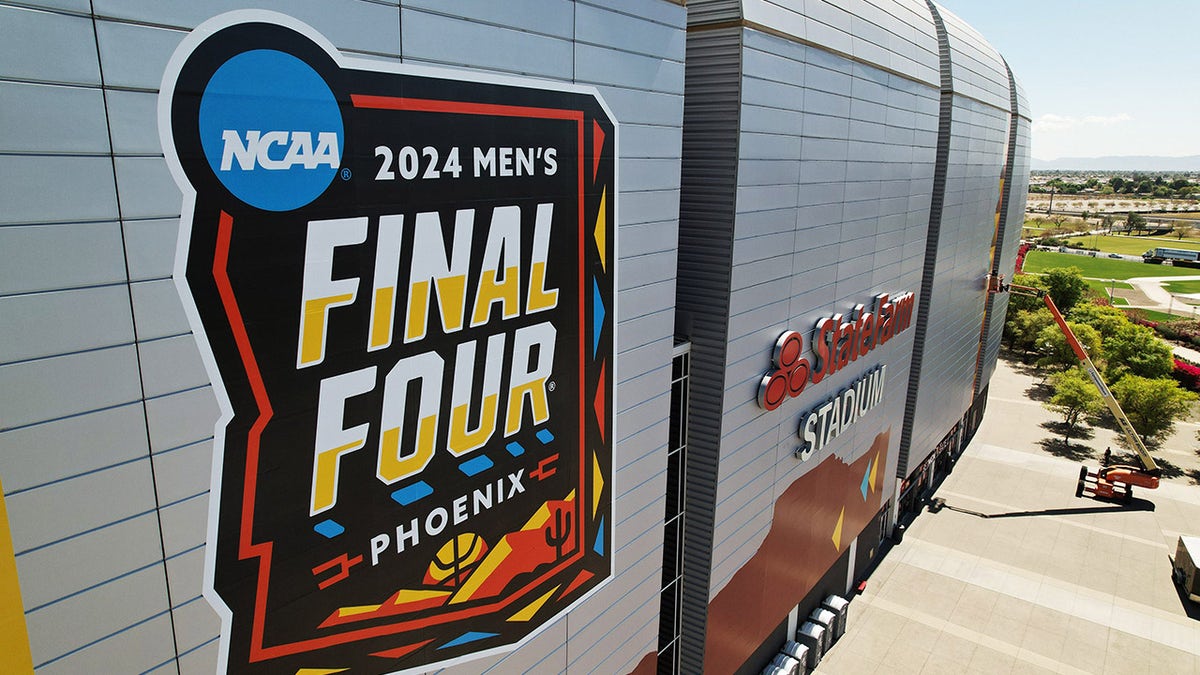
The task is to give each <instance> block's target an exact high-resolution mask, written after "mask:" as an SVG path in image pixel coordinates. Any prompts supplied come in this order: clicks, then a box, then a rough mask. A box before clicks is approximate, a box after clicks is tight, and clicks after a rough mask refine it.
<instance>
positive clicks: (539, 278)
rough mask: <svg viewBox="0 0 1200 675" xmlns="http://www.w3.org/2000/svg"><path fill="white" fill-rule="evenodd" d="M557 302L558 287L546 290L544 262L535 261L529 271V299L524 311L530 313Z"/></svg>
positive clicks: (549, 307)
mask: <svg viewBox="0 0 1200 675" xmlns="http://www.w3.org/2000/svg"><path fill="white" fill-rule="evenodd" d="M557 304H558V289H557V288H555V289H551V290H549V291H547V290H546V263H542V262H535V263H533V266H532V267H531V268H530V272H529V301H528V302H527V303H525V312H526V313H527V314H532V313H534V312H540V311H542V310H543V309H551V308H552V307H554V306H555V305H557Z"/></svg>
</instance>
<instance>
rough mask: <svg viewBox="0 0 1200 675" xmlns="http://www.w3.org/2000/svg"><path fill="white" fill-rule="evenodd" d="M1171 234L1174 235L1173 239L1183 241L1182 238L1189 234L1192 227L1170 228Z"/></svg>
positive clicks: (1179, 226)
mask: <svg viewBox="0 0 1200 675" xmlns="http://www.w3.org/2000/svg"><path fill="white" fill-rule="evenodd" d="M1171 232H1173V233H1174V234H1175V237H1176V238H1177V239H1183V238H1184V237H1186V236H1188V235H1189V234H1191V232H1192V226H1191V225H1182V224H1181V225H1176V226H1175V227H1173V228H1171Z"/></svg>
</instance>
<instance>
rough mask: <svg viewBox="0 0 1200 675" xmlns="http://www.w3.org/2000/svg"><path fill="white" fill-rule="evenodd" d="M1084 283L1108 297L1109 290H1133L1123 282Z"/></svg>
mask: <svg viewBox="0 0 1200 675" xmlns="http://www.w3.org/2000/svg"><path fill="white" fill-rule="evenodd" d="M1086 281H1087V285H1088V286H1091V288H1092V290H1093V291H1096V292H1098V293H1103V294H1104V295H1106V296H1107V295H1108V291H1109V289H1110V288H1111V289H1116V288H1122V289H1125V290H1131V289H1132V288H1133V284H1127V283H1125V282H1123V281H1117V282H1115V283H1110V282H1108V281H1105V280H1104V279H1087V280H1086ZM1183 283H1193V282H1189V281H1185V282H1183ZM1196 283H1200V282H1196ZM1198 289H1200V286H1198ZM1177 292H1179V293H1183V292H1184V291H1177ZM1187 292H1188V293H1193V292H1194V293H1200V290H1196V291H1187ZM1119 299H1120V298H1118V300H1119Z"/></svg>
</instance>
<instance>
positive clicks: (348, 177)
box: [342, 167, 354, 180]
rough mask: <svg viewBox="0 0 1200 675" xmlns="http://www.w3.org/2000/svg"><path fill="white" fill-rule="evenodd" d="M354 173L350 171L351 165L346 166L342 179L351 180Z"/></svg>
mask: <svg viewBox="0 0 1200 675" xmlns="http://www.w3.org/2000/svg"><path fill="white" fill-rule="evenodd" d="M352 175H354V174H352V173H350V167H344V168H343V169H342V180H350V176H352Z"/></svg>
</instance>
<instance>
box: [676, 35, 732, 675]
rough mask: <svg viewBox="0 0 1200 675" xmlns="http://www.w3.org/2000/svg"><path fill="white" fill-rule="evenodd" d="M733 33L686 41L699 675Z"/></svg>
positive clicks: (686, 656) (712, 494)
mask: <svg viewBox="0 0 1200 675" xmlns="http://www.w3.org/2000/svg"><path fill="white" fill-rule="evenodd" d="M741 33H742V31H741V29H740V28H737V27H730V28H720V29H714V30H706V31H694V32H691V33H689V34H688V44H687V64H688V66H687V84H686V89H685V91H686V93H685V96H684V116H683V119H684V134H683V153H684V157H685V158H686V161H685V162H684V163H683V171H682V188H681V190H680V209H679V276H678V289H677V292H676V300H675V304H676V313H677V318H678V324H679V331H680V333H681V334H684V335H686V337H687V338H688V339H690V340H691V342H692V375H691V377H692V380H691V387H692V388H691V397H690V399H689V404H690V405H689V410H688V416H689V425H690V428H689V430H688V480H687V514H686V518H687V528H688V537H687V542H686V548H685V551H686V552H685V557H684V606H683V626H684V633H683V640H682V644H683V648H682V649H683V659H682V663H683V667H684V670H685V672H695V673H699V672H703V670H704V635H705V626H706V622H707V619H708V587H709V572H710V561H711V557H712V532H713V526H714V523H713V508H714V505H715V504H716V496H717V490H716V480H717V473H718V468H719V467H718V453H719V450H720V441H719V439H720V437H721V429H722V410H723V401H722V392H724V390H725V370H724V365H725V358H726V357H725V352H726V348H727V346H728V343H727V338H728V331H729V284H730V271H731V268H732V255H733V241H732V239H733V213H734V199H735V187H736V181H737V175H738V167H737V153H738V117H739V106H738V98H739V96H740V92H741V78H740V76H739V75H740V71H741Z"/></svg>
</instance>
